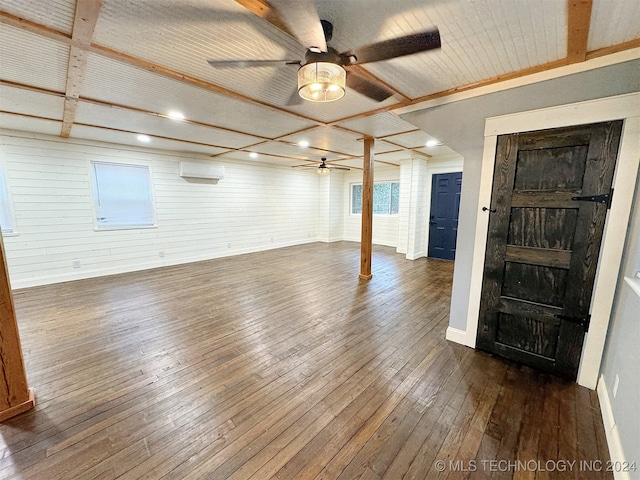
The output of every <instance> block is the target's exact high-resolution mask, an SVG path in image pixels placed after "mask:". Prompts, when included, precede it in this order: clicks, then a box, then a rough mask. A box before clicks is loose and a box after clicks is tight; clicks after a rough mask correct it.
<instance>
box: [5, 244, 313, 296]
mask: <svg viewBox="0 0 640 480" xmlns="http://www.w3.org/2000/svg"><path fill="white" fill-rule="evenodd" d="M322 241H323V240H321V239H318V238H310V239H305V240H299V241H292V242H282V243H277V244H276V243H270V244H265V245H256V246H253V247H248V248H240V249H233V250H223V251H219V252H211V253H208V254H205V255H193V256H181V257H177V258H170V257H168V258H164V259H159V260H156V261H152V262H144V263H137V264H131V265H126V266H125V265H122V266H117V267H112V268H98V269H95V270H81V271H77V272H75V271H74V272H69V273H59V274H54V275H47V276H41V277H33V278H25V279H19V280H13V279H12V280H11V287H12V289H13V290H20V289H23V288H31V287H38V286H41V285H50V284H54V283H61V282H71V281H75V280H85V279H88V278H96V277H105V276H108V275H118V274H121V273H130V272H137V271H141V270H150V269H153V268H162V267H170V266H174V265H183V264H187V263H194V262H202V261H206V260H214V259H216V258H224V257H232V256H236V255H244V254H247V253H257V252H263V251H266V250H274V249H276V248H286V247H293V246H296V245H305V244H308V243H315V242H322Z"/></svg>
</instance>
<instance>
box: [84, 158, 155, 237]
mask: <svg viewBox="0 0 640 480" xmlns="http://www.w3.org/2000/svg"><path fill="white" fill-rule="evenodd" d="M91 170H92V180H93V197H94V201H95V206H96V220H97V225H98V229H112V228H139V227H151V226H153V225H154V224H155V214H154V209H153V193H152V191H151V172H150V171H149V167H147V166H144V165H125V164H118V163H99V162H91Z"/></svg>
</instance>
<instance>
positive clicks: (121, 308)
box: [0, 242, 612, 480]
mask: <svg viewBox="0 0 640 480" xmlns="http://www.w3.org/2000/svg"><path fill="white" fill-rule="evenodd" d="M452 267H453V264H452V263H450V262H444V261H439V260H431V259H425V258H422V259H418V260H415V261H408V260H406V259H405V258H404V257H403V256H401V255H398V254H396V253H395V250H394V249H392V248H389V247H379V246H376V247H374V256H373V278H372V279H371V280H369V281H362V280H359V279H358V275H357V274H358V268H359V245H358V244H357V243H350V242H338V243H332V244H323V243H317V244H308V245H302V246H296V247H289V248H283V249H278V250H272V251H265V252H260V253H255V254H248V255H241V256H237V257H229V258H221V259H216V260H211V261H205V262H197V263H192V264H187V265H177V266H172V267H166V268H160V269H154V270H147V271H141V272H132V273H127V274H123V275H114V276H108V277H102V278H94V279H88V280H81V281H77V282H67V283H62V284H56V285H49V286H44V287H36V288H31V289H25V290H20V291H17V292H15V304H16V311H17V316H18V324H19V328H20V333H21V338H22V343H23V351H24V356H25V366H26V370H27V377H28V379H29V383H30V385H31V386H33V387H34V388H35V391H36V397H37V406H36V408H35V409H34V410H32V411H30V412H26V413H24V414H22V415H19V416H18V417H15V418H13V419H10V420H7V421H5V422H4V423H3V424H1V425H0V453H1V455H0V479H4V478H11V479H13V478H15V479H20V480H23V479H38V480H41V479H46V480H69V479H74V480H76V479H80V480H84V479H87V480H89V479H109V480H110V479H116V478H118V479H141V478H147V479H152V480H156V479H160V478H167V479H189V478H192V479H195V478H197V479H202V478H212V479H215V480H221V479H234V480H248V479H254V480H266V479H268V478H272V479H281V480H285V479H289V480H292V479H295V480H306V479H321V478H322V479H327V480H335V479H338V478H341V479H349V480H351V479H357V478H361V479H369V480H380V479H383V478H384V479H386V480H398V479H401V478H402V479H410V478H413V479H418V480H425V479H435V478H447V479H463V478H464V479H466V478H491V477H492V476H493V477H494V478H518V479H520V478H526V479H533V478H536V479H538V478H581V477H580V476H576V475H575V474H573V473H572V474H571V475H570V476H567V475H565V476H559V475H558V472H536V471H529V472H522V471H519V472H516V471H511V470H510V471H501V472H495V471H489V470H487V469H483V468H482V466H481V464H480V463H479V462H480V461H481V460H490V459H502V460H512V461H513V460H516V459H530V458H535V459H540V458H544V459H551V460H553V459H559V458H560V457H567V456H569V457H572V456H575V457H576V459H586V460H598V459H601V460H603V461H604V462H606V460H608V459H609V456H608V451H607V447H606V443H605V436H604V429H603V427H602V421H601V419H600V413H599V406H598V403H597V402H598V400H597V396H596V395H595V393H593V392H589V391H587V390H585V389H583V388H581V387H578V386H577V385H575V384H570V383H566V382H564V381H562V380H559V379H556V378H554V377H550V376H548V375H546V374H541V373H538V372H535V371H532V370H530V369H523V368H522V367H519V366H517V365H516V364H514V363H512V362H508V361H504V360H501V359H499V358H494V357H491V356H489V355H487V354H484V353H481V352H476V351H474V350H472V349H469V348H466V347H463V346H461V345H457V344H452V343H449V342H447V341H446V340H445V339H444V335H445V331H446V328H447V326H448V323H449V317H448V314H449V308H450V298H451V297H450V294H451V277H452V272H453V268H452ZM309 272H313V273H312V274H311V275H310V274H309ZM503 457H504V458H503ZM578 457H579V458H578ZM437 460H445V461H446V462H451V463H447V464H446V468H445V469H444V470H442V471H439V470H438V469H437V468H436V463H435V462H436V461H437ZM471 460H474V461H476V462H478V466H479V468H478V469H477V470H476V471H475V472H469V471H463V470H460V469H459V468H458V469H456V468H457V467H456V465H458V466H462V465H468V463H469V462H470V461H471ZM456 462H458V463H457V464H456ZM596 475H597V476H594V477H589V478H602V479H610V478H612V477H611V475H610V474H607V473H601V472H597V474H596Z"/></svg>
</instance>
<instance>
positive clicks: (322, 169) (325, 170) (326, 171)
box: [316, 165, 331, 175]
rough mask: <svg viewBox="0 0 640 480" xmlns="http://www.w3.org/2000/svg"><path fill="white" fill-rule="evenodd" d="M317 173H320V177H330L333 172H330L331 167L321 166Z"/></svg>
mask: <svg viewBox="0 0 640 480" xmlns="http://www.w3.org/2000/svg"><path fill="white" fill-rule="evenodd" d="M316 172H318V175H329V174H330V173H331V170H329V167H327V166H326V165H320V166H319V167H318V169H317V170H316Z"/></svg>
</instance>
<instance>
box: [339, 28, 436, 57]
mask: <svg viewBox="0 0 640 480" xmlns="http://www.w3.org/2000/svg"><path fill="white" fill-rule="evenodd" d="M434 48H440V32H438V30H437V29H435V30H427V31H426V32H422V33H416V34H413V35H407V36H406V37H400V38H394V39H392V40H385V41H383V42H378V43H372V44H371V45H365V46H362V47H359V48H354V49H353V50H347V51H346V52H344V53H341V54H340V56H341V57H342V59H343V61H344V64H345V65H359V64H362V63H369V62H379V61H381V60H389V59H391V58H396V57H402V56H404V55H411V54H413V53H419V52H424V51H427V50H432V49H434Z"/></svg>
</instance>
